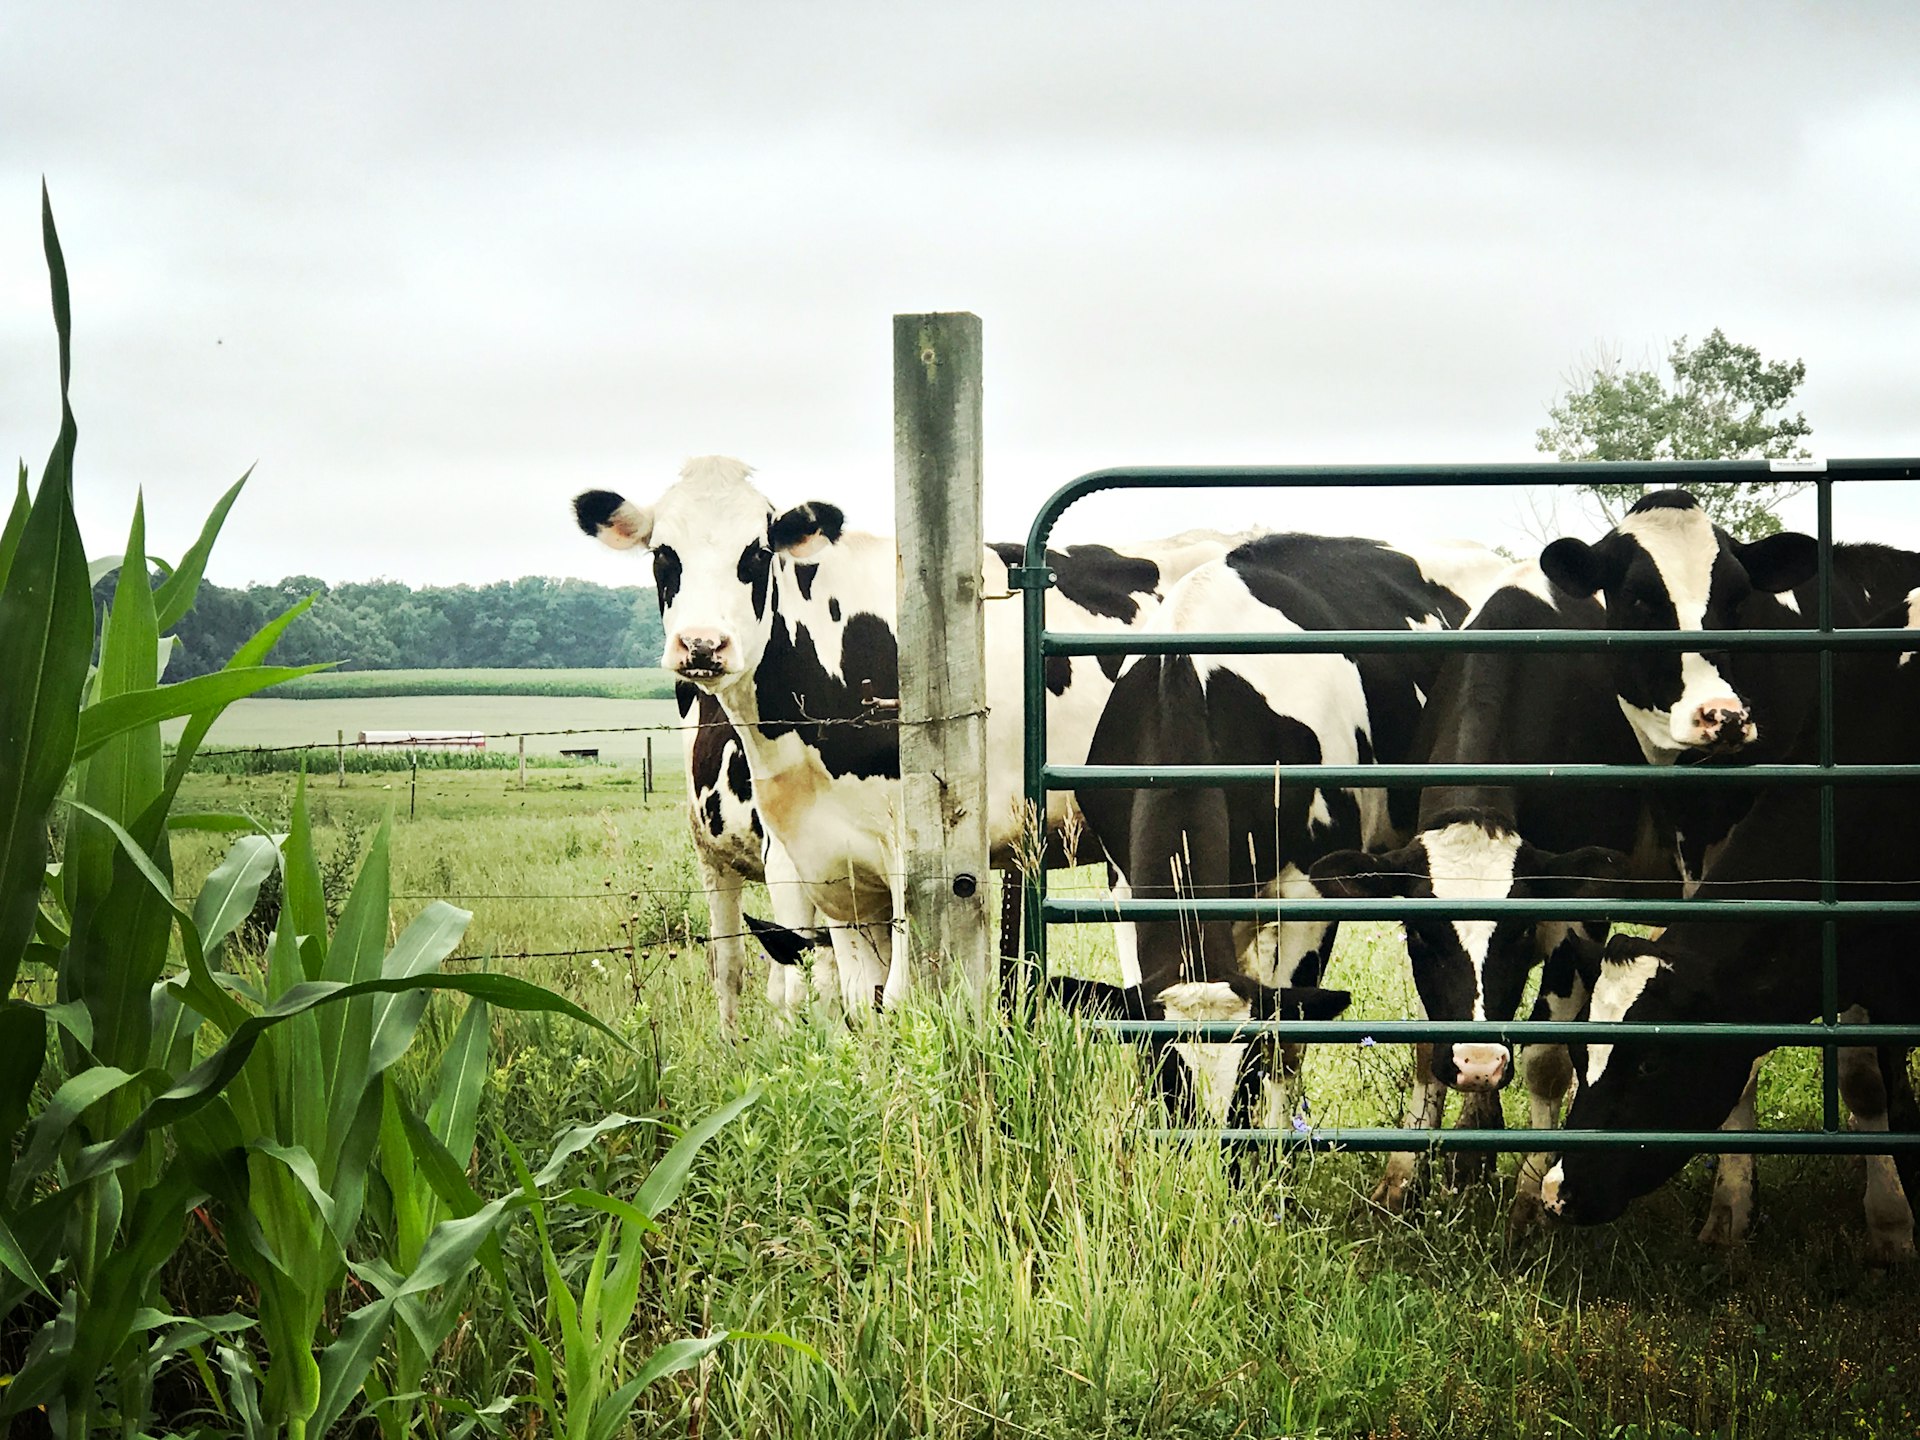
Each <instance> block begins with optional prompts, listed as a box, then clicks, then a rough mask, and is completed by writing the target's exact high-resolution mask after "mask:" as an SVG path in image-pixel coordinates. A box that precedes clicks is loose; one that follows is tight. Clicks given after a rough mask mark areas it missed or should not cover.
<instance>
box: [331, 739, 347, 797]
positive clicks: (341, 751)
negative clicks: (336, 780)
mask: <svg viewBox="0 0 1920 1440" xmlns="http://www.w3.org/2000/svg"><path fill="white" fill-rule="evenodd" d="M333 758H334V760H335V761H336V762H337V763H338V765H339V767H340V788H341V789H342V790H344V789H346V788H347V732H346V731H344V730H336V731H334V732H333Z"/></svg>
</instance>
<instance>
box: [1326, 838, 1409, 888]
mask: <svg viewBox="0 0 1920 1440" xmlns="http://www.w3.org/2000/svg"><path fill="white" fill-rule="evenodd" d="M1403 854H1404V852H1400V853H1399V854H1395V855H1369V854H1368V853H1367V852H1366V851H1365V850H1336V851H1334V852H1333V853H1332V854H1331V855H1322V856H1321V857H1320V858H1319V859H1318V860H1316V861H1314V862H1313V868H1312V869H1311V870H1309V871H1308V872H1307V878H1308V879H1309V880H1311V881H1312V882H1313V888H1314V889H1316V890H1318V891H1319V892H1320V893H1321V895H1323V896H1324V897H1326V898H1327V899H1329V900H1388V899H1392V898H1393V897H1394V896H1396V895H1404V894H1406V893H1407V884H1408V878H1409V877H1408V875H1407V874H1406V873H1403V872H1405V871H1406V868H1407V867H1406V865H1405V864H1404V863H1403V861H1402V860H1401V855H1403Z"/></svg>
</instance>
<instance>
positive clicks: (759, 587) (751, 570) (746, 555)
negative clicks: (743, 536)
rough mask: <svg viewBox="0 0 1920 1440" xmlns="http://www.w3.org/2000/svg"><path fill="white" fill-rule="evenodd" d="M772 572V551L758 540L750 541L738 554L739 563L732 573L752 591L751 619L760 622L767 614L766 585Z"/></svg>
mask: <svg viewBox="0 0 1920 1440" xmlns="http://www.w3.org/2000/svg"><path fill="white" fill-rule="evenodd" d="M772 571H773V551H771V550H769V549H768V548H767V547H766V546H764V545H762V544H761V543H760V542H759V541H758V540H755V541H752V542H751V543H749V544H748V546H747V548H746V549H744V550H742V551H741V552H740V563H739V564H738V565H736V566H735V567H734V573H735V574H736V575H737V576H738V577H739V580H740V583H741V584H742V585H745V586H747V587H749V588H750V589H751V590H752V591H753V618H754V619H756V620H762V619H765V618H766V614H767V584H768V577H769V576H770V574H771V573H772Z"/></svg>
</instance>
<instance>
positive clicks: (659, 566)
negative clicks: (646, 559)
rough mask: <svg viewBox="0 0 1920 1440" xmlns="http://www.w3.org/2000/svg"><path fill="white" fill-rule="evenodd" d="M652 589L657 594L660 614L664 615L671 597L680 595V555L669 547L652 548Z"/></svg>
mask: <svg viewBox="0 0 1920 1440" xmlns="http://www.w3.org/2000/svg"><path fill="white" fill-rule="evenodd" d="M653 588H654V590H655V591H656V592H658V594H659V598H660V613H661V614H662V615H664V614H666V613H667V607H668V606H669V605H671V604H673V597H674V596H676V595H678V594H679V593H680V555H679V553H678V552H677V551H676V550H675V549H674V548H673V547H672V546H671V545H657V546H655V547H654V551H653Z"/></svg>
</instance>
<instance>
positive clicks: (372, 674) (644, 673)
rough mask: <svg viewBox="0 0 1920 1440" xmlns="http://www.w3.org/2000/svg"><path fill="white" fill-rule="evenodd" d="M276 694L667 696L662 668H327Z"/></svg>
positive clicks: (333, 696) (322, 697)
mask: <svg viewBox="0 0 1920 1440" xmlns="http://www.w3.org/2000/svg"><path fill="white" fill-rule="evenodd" d="M274 694H275V695H276V696H278V697H280V698H282V699H288V700H348V699H354V698H358V697H362V696H374V695H555V696H578V695H592V696H599V697H601V698H603V699H607V700H665V699H671V698H672V696H673V679H672V677H671V676H669V675H668V674H667V672H666V671H664V670H599V669H594V670H328V671H323V672H322V673H320V674H318V675H303V676H301V677H300V678H299V679H297V680H292V681H289V682H288V683H286V684H284V685H281V686H279V687H278V688H277V689H276V690H275V691H274Z"/></svg>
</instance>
